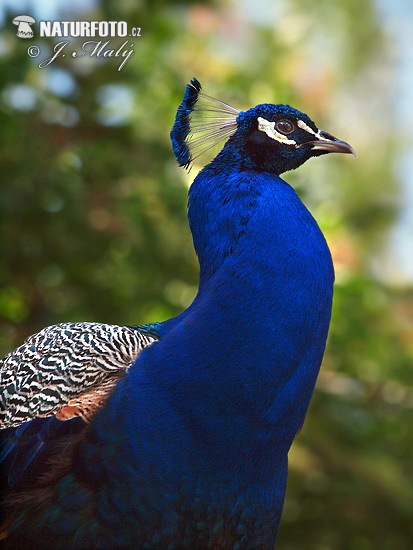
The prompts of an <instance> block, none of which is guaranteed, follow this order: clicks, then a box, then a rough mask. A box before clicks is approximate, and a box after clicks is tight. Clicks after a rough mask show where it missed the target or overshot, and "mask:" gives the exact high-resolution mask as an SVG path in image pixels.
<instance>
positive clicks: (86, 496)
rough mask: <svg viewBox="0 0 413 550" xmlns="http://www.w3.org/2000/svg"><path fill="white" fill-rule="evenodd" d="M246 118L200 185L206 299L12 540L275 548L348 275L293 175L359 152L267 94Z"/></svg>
mask: <svg viewBox="0 0 413 550" xmlns="http://www.w3.org/2000/svg"><path fill="white" fill-rule="evenodd" d="M188 101H192V99H191V98H189V100H188V98H187V97H186V99H185V98H184V105H187V104H188ZM186 108H187V107H184V109H181V111H179V110H178V115H177V118H178V119H180V118H181V117H182V113H184V115H185V116H186V114H187V113H186V111H185V109H186ZM261 119H262V120H261ZM299 121H301V123H300V122H299ZM236 124H237V125H236V128H235V130H232V131H231V133H232V135H231V137H230V138H229V139H228V141H227V142H226V144H225V146H224V148H223V149H222V151H221V152H220V153H219V155H218V156H217V157H216V158H215V159H214V160H213V161H212V162H211V163H210V164H209V165H208V166H206V167H205V168H204V169H203V170H202V171H201V172H200V173H199V175H198V176H197V177H196V178H195V180H194V183H193V184H192V187H191V189H190V193H189V222H190V227H191V230H192V234H193V239H194V246H195V250H196V252H197V255H198V258H199V262H200V286H199V292H198V294H197V296H196V298H195V300H194V302H193V304H192V305H191V306H190V307H189V308H188V309H187V310H186V311H185V312H184V313H182V314H181V315H179V316H178V317H176V318H175V319H172V320H170V321H167V322H165V323H162V324H161V325H160V326H158V327H156V328H157V331H158V334H160V340H159V342H156V343H154V344H153V345H152V346H150V347H148V348H146V349H144V350H143V351H142V352H141V353H140V355H139V357H138V360H137V361H136V363H135V365H134V366H133V367H131V369H130V371H129V374H128V376H126V377H124V378H123V379H121V380H120V381H119V383H118V384H117V386H116V389H115V391H114V393H113V394H112V396H111V397H110V398H109V400H108V402H107V404H106V406H105V407H104V408H103V409H102V410H101V411H100V412H99V413H98V414H97V415H96V417H95V419H94V421H93V422H92V423H91V424H90V425H89V427H88V428H87V430H85V431H84V432H83V437H82V438H81V439H80V440H79V441H78V442H77V443H76V445H73V446H72V447H71V449H70V455H69V457H68V460H66V463H65V464H64V465H63V467H61V468H59V469H57V470H56V471H55V472H54V473H52V475H50V476H49V479H48V480H47V481H45V482H44V483H43V485H42V484H40V486H39V488H38V489H37V490H36V491H34V492H33V493H31V494H29V495H26V496H25V497H24V500H23V504H22V505H21V507H20V509H16V511H15V512H14V514H15V521H14V524H13V525H12V528H11V533H10V536H9V539H8V540H9V547H10V548H13V549H14V550H16V549H19V548H24V549H25V550H30V549H31V548H33V549H34V548H43V547H47V543H48V541H50V540H53V541H55V546H54V548H55V549H56V550H59V549H62V550H63V549H65V550H68V549H71V550H88V549H90V550H91V549H92V548H99V549H105V550H106V549H107V550H109V549H110V550H117V549H118V550H120V549H122V550H127V549H130V550H132V549H134V550H135V549H137V548H142V549H148V550H185V549H187V550H205V549H206V548H214V549H216V550H236V549H237V550H254V549H255V550H272V549H273V547H274V544H275V541H276V537H277V530H278V524H279V520H280V516H281V512H282V506H283V500H284V492H285V485H286V479H287V454H288V450H289V448H290V446H291V443H292V441H293V439H294V436H295V434H296V433H297V431H298V430H299V429H300V427H301V425H302V423H303V420H304V416H305V414H306V411H307V408H308V405H309V402H310V399H311V395H312V392H313V388H314V384H315V381H316V377H317V374H318V370H319V367H320V364H321V360H322V356H323V352H324V347H325V342H326V338H327V333H328V328H329V322H330V314H331V303H332V294H333V280H334V271H333V266H332V261H331V256H330V253H329V250H328V247H327V244H326V241H325V239H324V237H323V235H322V233H321V231H320V229H319V228H318V226H317V223H316V222H315V220H314V219H313V217H312V216H311V214H310V213H309V211H308V210H307V209H306V208H305V206H304V205H303V204H302V202H301V201H300V199H299V197H298V196H297V194H296V193H295V192H294V190H293V189H292V188H291V187H290V186H289V185H288V184H287V183H286V182H284V181H283V180H282V179H281V178H280V177H279V174H280V173H281V172H283V171H285V169H291V168H295V167H296V166H298V165H299V164H302V163H303V162H305V160H307V159H308V158H310V157H311V156H318V155H319V154H321V153H323V152H326V151H333V150H336V151H340V150H341V151H342V152H349V150H350V149H349V146H348V144H344V142H341V141H339V140H337V139H335V138H333V136H330V135H329V134H326V133H322V132H320V131H319V130H318V129H317V128H316V126H315V125H314V123H312V122H311V121H310V120H309V119H308V117H306V115H304V114H303V113H300V112H299V111H296V110H292V109H291V108H290V107H287V106H282V105H261V106H257V107H255V108H254V109H251V110H249V111H245V112H244V113H242V114H241V115H239V118H238V122H237V123H236ZM181 130H182V128H181ZM182 131H183V133H182V134H181V135H182V136H183V135H184V134H185V132H187V131H189V133H190V132H191V128H190V126H189V128H186V129H185V128H184V129H183V130H182ZM283 131H284V132H285V135H284V134H283V133H282V132H283ZM287 133H288V134H287ZM188 135H189V134H186V135H185V138H184V140H185V141H186V140H187V137H188ZM327 136H329V137H327ZM175 137H176V136H175ZM214 137H215V136H214ZM177 139H178V141H179V138H177ZM182 143H183V142H182V140H181V142H180V145H179V144H176V143H175V144H174V151H175V152H176V155H177V157H178V161H179V162H180V163H181V164H187V163H188V162H189V161H190V158H191V156H190V151H189V149H188V151H185V150H182V149H181V148H180V147H181V146H182ZM186 143H188V142H187V141H186ZM184 161H185V162H184Z"/></svg>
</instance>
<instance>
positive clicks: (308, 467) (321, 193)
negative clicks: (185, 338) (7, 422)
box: [0, 0, 413, 550]
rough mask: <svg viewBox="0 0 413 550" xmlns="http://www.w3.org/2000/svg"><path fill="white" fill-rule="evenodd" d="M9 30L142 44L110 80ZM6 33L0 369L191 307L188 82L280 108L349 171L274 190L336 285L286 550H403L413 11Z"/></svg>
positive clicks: (315, 10)
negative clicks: (6, 362)
mask: <svg viewBox="0 0 413 550" xmlns="http://www.w3.org/2000/svg"><path fill="white" fill-rule="evenodd" d="M22 13H29V14H30V15H33V16H34V17H35V18H36V19H37V20H39V19H40V20H49V19H50V20H52V19H56V20H97V21H100V20H106V21H110V20H124V21H127V22H128V23H129V25H130V26H138V27H142V36H141V38H138V39H134V40H133V43H134V51H135V54H134V56H133V57H132V58H131V59H130V60H129V61H128V62H127V64H126V65H125V67H124V68H123V70H122V71H120V72H118V71H117V67H118V65H119V61H118V60H115V59H110V58H109V59H93V58H84V59H76V60H75V59H73V58H71V57H70V56H69V55H67V56H66V57H65V58H59V59H58V60H56V61H55V62H54V63H53V64H52V65H50V66H49V67H48V68H46V69H39V68H38V63H39V62H40V61H41V60H43V59H45V58H47V57H50V55H51V52H52V50H53V47H54V44H55V42H57V41H59V40H61V39H55V40H54V39H44V38H38V35H37V31H38V26H37V25H35V26H34V31H35V37H34V38H33V39H32V40H21V39H19V38H17V37H16V36H15V32H16V27H14V26H13V25H12V24H11V21H12V19H13V18H14V17H15V16H16V15H20V14H22ZM0 25H1V29H0V68H1V71H0V74H1V76H0V143H1V145H0V171H1V172H0V173H1V177H0V178H1V187H0V224H1V241H0V242H1V264H0V348H1V349H0V351H1V352H2V353H6V352H8V351H10V350H11V349H12V348H14V347H15V346H17V345H19V344H20V343H21V342H22V340H23V339H24V338H25V337H26V336H28V335H30V334H32V333H33V332H35V331H38V330H40V329H41V328H43V327H44V326H46V325H49V324H53V323H58V322H62V321H84V320H87V321H101V322H108V323H118V324H127V323H143V322H147V321H158V320H163V319H166V318H169V317H171V316H174V315H176V314H178V313H179V312H180V311H182V309H184V308H185V307H187V306H188V305H189V303H190V302H191V300H192V298H193V296H194V295H195V292H196V288H197V280H198V273H197V262H196V258H195V255H194V252H193V247H192V241H191V235H190V232H189V229H188V225H187V217H186V193H187V189H188V186H189V184H190V182H191V181H192V179H193V177H194V175H195V174H196V172H197V168H198V169H199V167H200V166H198V167H195V169H193V170H192V172H191V173H190V174H189V175H188V174H187V173H186V172H184V171H183V170H182V169H179V168H178V167H177V165H176V162H175V160H174V158H173V155H172V151H171V146H170V141H169V131H170V128H171V125H172V123H173V120H174V115H175V111H176V108H177V106H178V104H179V102H180V100H181V97H182V93H183V88H184V85H185V83H186V82H188V80H189V79H190V78H191V77H192V76H197V77H198V79H199V80H200V81H201V82H202V83H203V86H204V89H205V90H206V91H207V93H210V94H211V95H214V96H216V97H219V98H222V99H224V100H225V101H228V102H229V103H231V104H233V105H234V106H236V107H238V108H240V109H245V108H249V107H251V106H253V105H255V104H257V103H262V102H274V103H290V104H292V105H293V106H295V107H297V108H299V109H301V110H303V111H304V112H306V113H308V114H309V115H310V116H311V117H312V118H313V119H314V120H315V121H316V122H317V124H318V126H319V127H321V128H323V129H325V130H327V131H329V132H332V133H333V134H335V135H337V136H339V137H340V138H342V139H345V140H347V141H349V142H350V143H351V144H352V145H353V146H354V147H355V149H356V150H357V153H358V157H357V158H356V159H352V158H350V157H348V156H345V157H344V156H343V157H341V156H339V155H331V156H329V157H323V158H322V159H315V160H312V161H311V162H309V163H307V164H306V165H305V166H304V167H302V168H301V169H300V170H299V171H297V172H296V173H293V172H292V173H288V174H286V175H285V179H286V180H287V181H288V182H290V183H291V184H293V185H294V187H295V188H296V189H297V190H298V192H299V193H300V194H301V195H302V197H303V199H304V201H305V203H306V204H307V205H308V206H309V208H310V209H311V211H312V212H313V214H314V216H315V217H316V219H317V221H318V222H319V224H320V226H321V227H322V229H323V231H324V232H325V234H326V237H327V240H328V242H329V245H330V248H331V250H332V253H333V256H334V261H335V267H336V273H337V282H336V287H335V301H334V311H333V319H332V325H331V332H330V337H329V342H328V348H327V353H326V357H325V360H324V364H323V367H322V372H321V375H320V378H319V382H318V384H317V390H316V392H315V396H314V399H313V402H312V405H311V407H310V411H309V414H308V417H307V420H306V423H305V425H304V428H303V430H302V432H301V433H300V435H299V436H298V437H297V440H296V442H295V444H294V446H293V450H292V452H291V455H290V476H289V483H288V491H287V498H286V505H285V512H284V516H283V521H282V527H281V532H280V537H279V543H278V547H279V548H282V549H283V550H302V549H305V550H345V549H351V550H370V549H371V550H373V549H374V550H376V549H381V550H387V549H388V550H404V549H406V550H407V549H410V548H411V547H412V543H413V472H412V459H413V452H412V451H413V437H412V435H413V434H412V412H413V369H412V356H413V259H412V258H413V254H412V247H411V233H412V226H413V222H412V217H413V214H412V212H413V207H412V203H413V184H412V177H411V173H412V171H413V157H412V154H411V152H409V148H410V150H411V145H412V142H413V138H412V133H411V128H412V127H413V107H412V105H413V101H412V99H411V90H412V89H413V48H412V40H411V37H412V35H413V7H412V4H411V3H410V2H409V0H392V1H387V0H377V1H373V0H363V2H360V1H357V0H341V1H340V2H332V1H331V0H265V1H264V0H254V1H253V0H242V1H239V2H237V1H235V0H234V1H230V0H221V1H219V0H217V1H215V2H203V3H199V2H192V1H190V0H187V1H181V2H166V1H161V0H158V1H149V0H148V1H145V0H125V1H122V2H110V1H109V0H101V1H99V0H82V1H81V0H72V1H71V2H70V3H67V2H63V1H61V2H58V1H57V0H56V1H53V0H50V1H46V0H40V1H34V0H33V1H31V2H30V1H6V0H1V1H0ZM75 42H76V41H75ZM81 42H83V41H81ZM81 42H80V43H81ZM122 42H123V40H118V39H114V40H113V43H114V44H115V43H116V44H118V43H122ZM76 43H77V44H78V45H79V41H77V42H76ZM31 44H36V45H38V46H39V47H40V48H41V50H42V54H41V56H39V58H38V59H30V58H29V56H28V55H27V48H28V46H29V45H31ZM72 49H73V48H72ZM206 160H207V159H206V158H205V157H201V159H200V161H202V162H204V161H206Z"/></svg>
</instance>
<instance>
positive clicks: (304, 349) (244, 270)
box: [156, 163, 334, 465]
mask: <svg viewBox="0 0 413 550" xmlns="http://www.w3.org/2000/svg"><path fill="white" fill-rule="evenodd" d="M189 219H190V225H191V229H192V233H193V239H194V245H195V249H196V252H197V254H198V258H199V262H200V270H201V271H200V287H199V292H198V295H197V297H196V299H195V300H194V302H193V304H192V305H191V306H190V307H189V308H188V309H187V310H186V311H185V312H184V313H183V314H181V315H180V316H178V317H177V318H175V319H173V320H171V321H169V322H166V323H164V324H163V329H162V330H161V341H162V338H163V336H164V335H163V334H162V331H163V330H164V332H165V337H166V338H167V337H168V336H169V335H170V340H171V343H172V340H174V339H175V338H176V339H177V340H179V339H180V338H181V336H179V333H180V332H181V333H182V332H183V333H185V338H186V337H187V338H188V340H189V339H192V338H193V341H194V342H195V343H196V342H198V341H199V340H200V339H201V340H202V338H203V336H202V332H203V331H205V333H206V332H207V331H210V332H212V333H214V334H216V339H215V340H214V345H215V346H216V349H217V350H218V351H217V355H214V357H213V360H212V359H211V361H212V364H213V365H214V368H213V372H214V375H213V376H212V375H211V372H210V370H208V369H207V370H205V367H204V366H199V369H200V370H199V371H198V370H197V368H198V367H197V365H196V361H195V362H193V361H188V362H186V363H185V364H180V365H179V368H174V369H173V372H171V371H170V370H168V369H165V370H162V369H161V371H160V372H158V371H157V375H156V377H157V380H158V382H157V383H160V384H161V385H165V387H170V385H171V383H172V384H173V387H174V391H173V392H172V396H171V397H170V400H171V401H172V402H173V403H174V406H173V408H174V409H178V410H180V411H181V413H180V414H181V416H182V417H185V416H186V415H187V414H191V415H195V416H197V415H198V417H197V418H198V420H197V422H198V423H199V425H200V426H203V429H202V432H203V433H204V434H208V433H211V439H212V440H214V445H212V447H213V448H215V449H218V452H220V451H221V450H222V448H223V447H225V445H226V441H228V439H231V442H232V449H238V453H239V454H238V456H239V457H241V456H242V455H244V456H245V459H246V460H245V463H249V464H254V460H252V456H253V455H254V456H255V455H257V453H258V455H259V456H265V449H267V450H268V449H278V450H279V451H280V452H281V453H285V452H286V451H287V450H288V448H289V446H290V445H291V442H292V440H293V438H294V435H295V434H296V432H297V430H298V429H299V428H300V427H301V424H302V422H303V419H304V416H305V413H306V410H307V407H308V405H309V401H310V398H311V395H312V392H313V388H314V384H315V380H316V377H317V374H318V370H319V367H320V363H321V359H322V356H323V352H324V347H325V342H326V338H327V333H328V327H329V322H330V314H331V302H332V290H333V280H334V272H333V266H332V262H331V256H330V253H329V250H328V247H327V244H326V242H325V239H324V237H323V235H322V233H321V231H320V229H319V228H318V226H317V224H316V222H315V220H314V219H313V217H312V216H311V214H310V213H309V212H308V210H307V209H306V208H305V206H304V205H303V204H302V202H301V201H300V199H299V197H298V196H297V194H296V193H295V192H294V190H293V189H292V188H291V187H290V186H289V185H288V184H287V183H285V182H284V181H283V180H282V179H281V178H279V177H278V176H275V175H274V174H269V173H258V172H253V171H244V172H239V171H237V170H235V169H226V170H224V169H221V167H220V166H218V167H217V166H216V165H215V166H214V163H212V164H211V165H209V166H208V167H206V168H205V169H204V170H203V171H202V172H201V173H200V174H199V175H198V176H197V178H196V179H195V181H194V183H193V185H192V187H191V190H190V194H189ZM218 280H219V281H220V282H219V283H218V282H217V281H218ZM217 285H218V287H217ZM201 312H203V313H201ZM215 325H216V326H215ZM207 338H208V336H207V335H206V334H205V340H207ZM164 342H166V344H165V345H166V346H168V343H167V341H165V340H164ZM200 345H201V344H200ZM194 346H195V344H194ZM194 349H195V348H194ZM175 351H176V353H179V350H174V353H175ZM180 351H181V353H182V354H183V355H184V351H183V350H180ZM211 353H212V351H211ZM193 356H196V352H195V351H193V354H192V355H191V357H193ZM168 360H169V361H171V358H170V357H169V356H168ZM202 360H204V361H207V359H206V358H205V357H202V355H200V358H199V361H201V362H202ZM165 362H166V359H161V358H158V364H160V365H161V364H165ZM194 372H196V375H194ZM201 379H202V382H201V381H200V380H201ZM159 380H161V381H159ZM194 380H197V382H196V383H195V382H194ZM194 384H195V386H194ZM178 388H179V389H178ZM220 395H225V396H226V402H225V407H224V409H225V411H230V410H231V408H232V410H233V411H238V412H239V415H238V416H237V414H238V413H237V414H235V417H234V415H232V416H231V415H230V416H228V425H227V426H226V424H225V422H224V421H223V415H224V416H225V414H226V413H225V412H224V411H221V408H222V406H223V404H222V402H221V398H220ZM203 397H204V398H205V399H204V403H206V404H207V407H206V409H204V408H203V405H202V402H203ZM194 399H195V403H194ZM214 406H216V410H215V409H214ZM241 411H248V418H247V417H246V416H245V415H244V414H243V413H242V412H241ZM214 413H216V414H214ZM215 421H217V422H218V423H217V425H216V426H215V425H214V422H215ZM234 426H236V433H238V434H240V439H239V441H237V440H236V439H237V436H236V434H235V435H234ZM230 434H231V435H230ZM205 437H207V435H205ZM218 439H220V441H217V440H218ZM247 443H248V444H247ZM264 448H265V449H264ZM271 452H273V451H271ZM249 453H251V454H249ZM209 458H211V457H209ZM222 460H223V459H222V456H220V461H221V465H222ZM209 463H210V464H214V461H213V460H210V462H209Z"/></svg>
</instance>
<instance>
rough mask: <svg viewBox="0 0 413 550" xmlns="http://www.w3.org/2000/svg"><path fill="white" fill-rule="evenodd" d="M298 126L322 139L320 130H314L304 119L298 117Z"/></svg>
mask: <svg viewBox="0 0 413 550" xmlns="http://www.w3.org/2000/svg"><path fill="white" fill-rule="evenodd" d="M297 126H298V127H299V128H301V130H304V131H305V132H308V133H309V134H312V135H313V136H315V137H316V138H318V139H322V138H321V136H320V131H318V132H314V130H313V129H312V128H310V127H309V126H308V125H307V124H306V123H305V122H304V121H302V120H300V119H298V120H297Z"/></svg>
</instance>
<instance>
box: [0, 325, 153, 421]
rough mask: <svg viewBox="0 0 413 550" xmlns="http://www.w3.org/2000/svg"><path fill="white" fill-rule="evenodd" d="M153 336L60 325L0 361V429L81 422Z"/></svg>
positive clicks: (114, 328)
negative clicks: (39, 421)
mask: <svg viewBox="0 0 413 550" xmlns="http://www.w3.org/2000/svg"><path fill="white" fill-rule="evenodd" d="M154 340H156V336H155V335H154V334H150V333H147V332H145V331H144V330H143V331H142V330H139V329H138V328H135V327H132V326H125V327H122V326H117V325H107V324H101V323H61V324H58V325H53V326H50V327H46V328H45V329H43V330H41V331H40V332H38V333H37V334H34V335H32V336H30V337H29V338H27V339H26V341H25V342H24V343H23V345H21V346H20V347H19V348H17V349H16V350H14V351H12V352H11V353H9V354H8V355H6V357H5V358H4V359H3V360H0V429H3V428H9V427H12V426H19V425H20V424H22V423H24V422H27V421H28V420H31V419H33V418H36V417H47V416H50V415H53V414H56V416H57V418H60V419H61V420H66V419H69V418H72V417H73V416H81V417H83V418H84V419H85V420H87V418H88V417H89V416H90V415H91V414H93V412H94V411H95V410H96V408H98V407H99V406H100V404H101V403H102V402H103V401H104V400H105V399H106V397H107V395H108V394H109V393H110V391H111V390H112V389H113V387H114V386H115V385H116V383H117V381H118V380H119V378H121V377H122V376H123V375H124V374H125V373H126V371H127V369H128V368H129V367H130V366H131V365H132V364H133V362H134V361H135V359H136V356H137V355H138V353H139V352H140V351H141V350H142V349H143V348H145V347H146V346H148V345H150V344H151V343H152V342H153V341H154Z"/></svg>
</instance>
